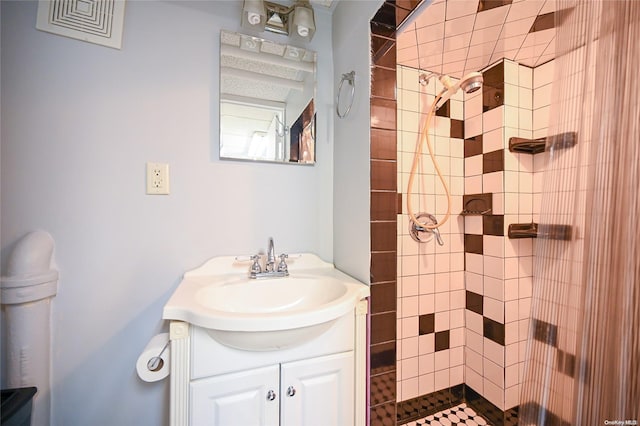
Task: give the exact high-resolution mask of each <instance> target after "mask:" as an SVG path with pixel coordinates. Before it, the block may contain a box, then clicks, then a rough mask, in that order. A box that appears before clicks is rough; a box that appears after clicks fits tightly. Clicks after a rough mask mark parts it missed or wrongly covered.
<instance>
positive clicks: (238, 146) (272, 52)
mask: <svg viewBox="0 0 640 426" xmlns="http://www.w3.org/2000/svg"><path fill="white" fill-rule="evenodd" d="M315 94H316V52H313V51H310V50H307V49H304V48H301V47H296V46H290V45H286V44H280V43H275V42H273V41H270V40H265V39H262V38H258V37H253V36H248V35H244V34H239V33H236V32H232V31H226V30H222V32H221V34H220V158H222V159H233V160H250V161H269V162H278V163H290V164H314V163H315V157H316V153H315V136H316V110H315V106H314V98H315Z"/></svg>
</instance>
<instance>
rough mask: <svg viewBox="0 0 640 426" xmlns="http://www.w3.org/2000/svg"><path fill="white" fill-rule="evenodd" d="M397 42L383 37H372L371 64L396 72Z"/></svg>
mask: <svg viewBox="0 0 640 426" xmlns="http://www.w3.org/2000/svg"><path fill="white" fill-rule="evenodd" d="M395 62H396V41H395V40H394V39H392V38H387V37H382V36H372V37H371V63H372V64H373V65H374V66H383V67H386V68H388V69H389V70H392V71H394V72H395V70H396V66H395Z"/></svg>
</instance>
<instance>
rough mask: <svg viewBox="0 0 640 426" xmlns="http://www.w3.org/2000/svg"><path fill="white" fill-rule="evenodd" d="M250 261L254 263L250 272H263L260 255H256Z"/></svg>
mask: <svg viewBox="0 0 640 426" xmlns="http://www.w3.org/2000/svg"><path fill="white" fill-rule="evenodd" d="M249 259H250V260H252V261H253V263H252V264H251V268H249V272H251V273H252V274H259V273H260V272H262V268H261V267H260V255H259V254H254V255H253V256H251V257H250V258H249Z"/></svg>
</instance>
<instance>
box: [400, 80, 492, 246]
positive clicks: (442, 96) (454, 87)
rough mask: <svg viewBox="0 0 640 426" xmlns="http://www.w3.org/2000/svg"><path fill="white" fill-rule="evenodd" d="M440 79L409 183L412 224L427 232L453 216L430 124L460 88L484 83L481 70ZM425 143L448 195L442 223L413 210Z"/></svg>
mask: <svg viewBox="0 0 640 426" xmlns="http://www.w3.org/2000/svg"><path fill="white" fill-rule="evenodd" d="M434 76H437V74H435V73H431V74H426V73H420V75H419V77H418V81H419V83H420V84H421V85H422V86H426V85H427V83H428V82H429V79H430V78H431V77H434ZM439 80H440V82H441V83H442V85H443V86H444V87H443V89H442V91H441V92H440V93H439V94H438V95H436V97H435V99H434V101H433V103H432V104H431V108H430V109H429V112H428V114H427V117H426V119H425V121H424V125H423V127H422V131H421V132H420V135H419V137H418V141H417V143H416V150H415V153H414V157H413V165H412V166H411V172H410V173H409V182H408V185H407V212H408V213H409V219H410V221H411V222H412V226H413V225H415V228H416V229H417V230H418V231H427V232H429V231H430V232H432V233H434V234H435V233H436V232H435V231H436V230H437V228H439V227H440V226H442V225H444V223H446V222H447V220H448V219H449V216H451V194H450V193H449V187H448V186H447V182H446V181H445V179H444V176H443V175H442V172H441V171H440V167H439V166H438V162H437V161H436V158H435V155H434V153H433V148H432V146H431V140H430V137H429V126H430V124H431V119H432V118H433V116H434V114H435V111H436V109H437V108H438V106H439V105H442V104H444V103H445V102H446V101H447V100H448V99H449V98H450V97H451V96H453V95H454V94H455V93H456V92H457V91H458V90H460V89H462V90H464V91H465V93H473V92H475V91H476V90H478V89H480V88H481V87H482V83H483V79H482V73H479V72H471V73H469V74H467V75H465V76H464V77H462V78H461V79H460V80H459V81H457V82H455V83H454V82H453V80H452V79H451V77H449V76H448V75H441V76H440V77H439ZM423 143H424V144H425V145H427V149H428V151H429V156H430V157H431V161H432V162H433V166H434V169H435V172H436V174H437V175H438V177H439V178H440V181H441V182H442V186H443V187H444V192H445V194H446V196H447V212H446V214H445V216H444V218H443V219H442V221H440V223H438V222H437V221H436V220H435V218H433V220H430V221H420V220H419V219H421V218H423V217H424V216H423V215H418V216H416V214H415V213H414V212H413V207H412V202H411V199H412V187H413V181H414V178H415V174H416V171H417V169H418V164H419V163H420V158H421V156H422V145H423ZM416 232H417V231H416ZM437 236H438V237H439V236H440V235H439V233H438V234H437ZM416 241H418V240H416ZM438 243H439V244H442V240H441V239H440V238H438Z"/></svg>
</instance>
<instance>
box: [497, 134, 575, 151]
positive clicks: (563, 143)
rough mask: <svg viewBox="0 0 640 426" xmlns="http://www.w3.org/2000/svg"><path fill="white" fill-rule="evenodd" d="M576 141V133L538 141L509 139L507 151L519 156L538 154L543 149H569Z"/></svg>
mask: <svg viewBox="0 0 640 426" xmlns="http://www.w3.org/2000/svg"><path fill="white" fill-rule="evenodd" d="M576 141H577V139H576V132H567V133H560V134H558V135H555V136H549V137H547V138H538V139H525V138H516V137H511V138H509V151H511V152H516V153H520V154H539V153H541V152H544V151H545V149H566V148H571V147H573V146H574V145H575V144H576ZM547 142H548V143H547Z"/></svg>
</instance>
